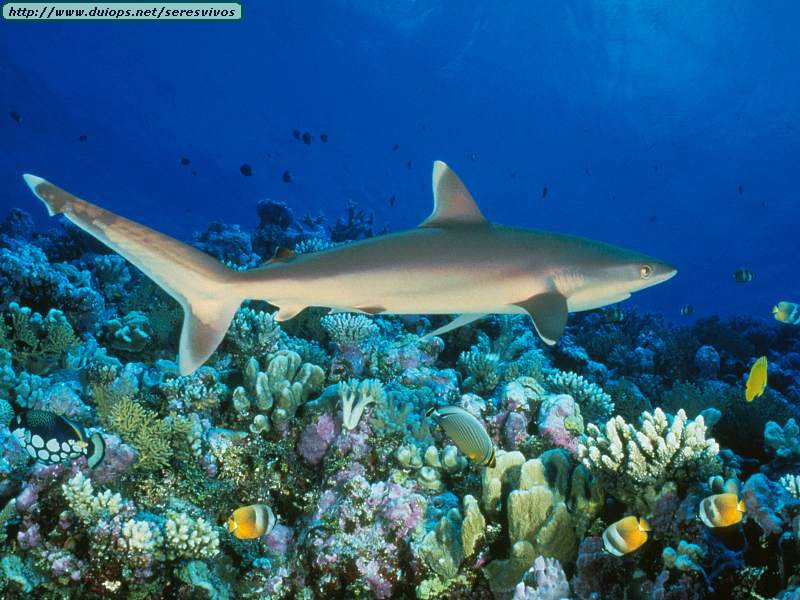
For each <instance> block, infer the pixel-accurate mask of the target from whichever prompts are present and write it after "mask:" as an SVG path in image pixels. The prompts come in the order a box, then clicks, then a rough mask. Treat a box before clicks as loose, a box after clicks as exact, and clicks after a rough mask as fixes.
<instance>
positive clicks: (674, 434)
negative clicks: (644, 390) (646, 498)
mask: <svg viewBox="0 0 800 600" xmlns="http://www.w3.org/2000/svg"><path fill="white" fill-rule="evenodd" d="M586 433H587V436H586V438H585V440H584V443H583V444H579V446H578V456H579V458H580V460H581V462H583V464H584V465H585V466H586V467H587V468H589V469H590V470H591V471H593V472H594V473H596V474H598V475H600V476H601V478H603V479H604V480H605V481H604V483H605V485H606V487H607V488H608V489H609V491H611V492H612V493H615V492H616V495H617V497H619V498H620V499H621V500H627V501H634V500H635V499H636V498H637V497H640V496H641V495H642V494H644V492H646V491H653V490H657V489H658V488H660V487H661V486H663V485H664V484H665V483H667V482H675V483H683V482H687V481H690V480H693V479H696V478H698V477H703V476H705V475H708V474H710V473H713V472H716V471H718V470H719V465H720V463H719V458H718V456H717V455H718V454H719V444H717V442H716V441H715V440H714V439H713V438H706V433H707V428H706V426H705V423H704V421H703V417H702V416H698V417H697V418H696V419H694V420H693V421H690V420H688V419H687V418H686V413H685V412H684V411H683V410H679V411H678V414H677V415H675V416H674V417H670V416H669V415H667V414H666V413H664V411H662V410H661V409H660V408H656V409H655V411H653V413H652V414H651V413H649V412H644V413H643V414H642V426H641V428H640V429H639V430H638V431H637V430H636V428H634V427H633V425H630V424H628V423H626V422H625V420H624V419H623V418H622V417H620V416H617V417H614V418H613V419H611V420H610V421H608V422H607V423H606V425H605V428H604V431H601V430H600V429H599V428H598V427H597V426H596V425H594V424H592V423H590V424H589V426H588V427H587V431H586Z"/></svg>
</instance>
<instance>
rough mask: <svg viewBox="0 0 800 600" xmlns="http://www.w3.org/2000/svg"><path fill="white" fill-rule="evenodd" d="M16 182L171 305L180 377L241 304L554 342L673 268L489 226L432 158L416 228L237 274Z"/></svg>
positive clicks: (78, 203)
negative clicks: (428, 205) (520, 334)
mask: <svg viewBox="0 0 800 600" xmlns="http://www.w3.org/2000/svg"><path fill="white" fill-rule="evenodd" d="M23 177H24V179H25V182H26V183H27V184H28V186H29V187H30V189H31V190H32V191H33V193H34V194H35V195H36V196H37V197H38V198H39V199H40V200H42V202H44V204H45V205H46V207H47V210H48V213H49V214H50V216H53V215H56V214H63V215H64V216H65V217H66V218H67V219H69V220H70V221H72V222H73V223H74V224H75V225H77V226H78V227H80V228H81V229H83V230H84V231H85V232H87V233H89V234H90V235H92V236H94V237H95V238H96V239H97V240H99V241H100V242H102V243H103V244H105V245H106V246H108V247H109V248H110V249H112V250H114V251H115V252H117V253H119V254H120V255H121V256H122V257H124V258H125V259H126V260H128V261H129V262H130V263H131V264H133V265H134V266H135V267H137V268H138V269H140V270H141V271H142V272H143V273H144V274H145V275H146V276H147V277H149V278H150V279H152V280H153V281H154V282H155V283H156V284H158V285H159V286H160V287H161V288H162V289H163V290H164V291H165V292H166V293H167V294H169V295H170V296H172V297H173V298H174V299H175V300H177V301H178V303H180V305H181V306H182V308H183V311H184V320H183V327H182V330H181V335H180V341H179V347H178V364H179V368H180V372H181V373H182V374H184V375H186V374H190V373H192V372H193V371H195V370H196V369H197V368H198V367H200V366H201V365H202V364H203V363H204V362H205V361H206V360H207V359H208V358H209V357H210V356H211V354H212V353H213V352H214V351H215V350H216V348H217V347H218V346H219V344H220V343H221V342H222V340H223V338H224V337H225V334H226V333H227V330H228V327H229V326H230V323H231V321H232V320H233V317H234V315H235V314H236V311H237V310H238V309H239V307H240V306H241V304H242V302H243V301H245V300H247V299H251V300H252V299H257V300H266V301H267V302H268V303H270V304H271V305H273V306H274V307H276V308H277V309H278V310H277V313H276V314H275V319H276V321H279V322H280V321H285V320H288V319H291V318H292V317H294V316H295V315H297V314H298V313H300V312H301V311H302V310H303V309H305V308H307V307H310V306H316V307H326V308H329V309H331V311H335V312H344V311H347V312H357V313H366V314H369V315H380V314H395V315H402V314H430V315H458V316H456V317H455V318H454V319H453V320H452V321H450V322H448V323H447V324H446V325H444V326H442V327H439V328H438V329H436V330H434V331H431V332H430V333H428V334H427V336H425V337H431V336H436V335H442V334H444V333H447V332H448V331H451V330H453V329H455V328H457V327H460V326H462V325H466V324H467V323H470V322H472V321H475V320H477V319H480V318H482V317H484V316H486V315H489V314H519V315H528V316H529V317H530V319H531V321H532V322H533V327H534V328H535V330H536V332H537V333H538V335H539V337H540V338H541V339H542V340H543V341H544V342H545V343H546V344H550V345H552V344H555V343H556V341H557V340H558V338H559V337H560V336H561V335H562V334H563V332H564V329H565V327H566V324H567V318H568V314H569V313H571V312H579V311H586V310H591V309H596V308H601V307H603V306H607V305H609V304H615V303H617V302H620V301H622V300H625V299H627V298H628V297H630V295H631V294H632V293H634V292H637V291H639V290H643V289H645V288H649V287H651V286H654V285H656V284H659V283H662V282H664V281H666V280H668V279H670V278H671V277H673V276H674V275H675V274H676V272H677V271H676V269H675V267H673V266H672V265H670V264H669V263H666V262H663V261H659V260H656V259H654V258H652V257H650V256H647V255H645V254H641V253H639V252H634V251H631V250H627V249H624V248H620V247H618V246H613V245H610V244H606V243H603V242H599V241H595V240H590V239H585V238H581V237H576V236H571V235H564V234H560V233H553V232H548V231H539V230H534V229H527V228H521V227H509V226H504V225H499V224H495V223H492V222H490V221H489V220H488V219H486V217H485V216H484V215H483V213H482V212H481V210H480V209H479V208H478V205H477V204H476V202H475V200H474V199H473V197H472V196H471V194H470V193H469V191H468V190H467V188H466V186H465V185H464V184H463V182H462V181H461V179H459V177H458V176H457V175H456V174H455V172H453V170H452V169H450V167H448V166H447V165H446V164H445V163H443V162H441V161H436V162H435V163H434V165H433V200H434V206H433V211H432V212H431V214H430V216H428V218H426V219H425V220H424V221H422V223H420V225H419V226H418V227H416V228H414V229H409V230H405V231H400V232H396V233H390V234H386V235H382V236H378V237H372V238H368V239H364V240H359V241H355V242H352V243H350V244H347V245H343V246H336V247H333V248H329V249H325V250H322V251H319V252H314V253H309V254H299V255H296V254H295V253H294V252H292V251H291V250H289V249H286V248H279V249H278V250H276V252H275V255H274V256H273V257H272V258H271V259H270V260H269V261H267V262H266V263H265V264H264V265H262V266H260V267H258V268H255V269H251V270H247V271H237V270H235V269H231V268H229V267H227V266H226V265H224V264H222V263H220V262H219V261H217V260H216V259H215V258H213V257H212V256H210V255H208V254H205V253H204V252H201V251H200V250H198V249H196V248H193V247H191V246H189V245H188V244H185V243H183V242H180V241H178V240H176V239H174V238H172V237H170V236H167V235H164V234H162V233H159V232H157V231H155V230H153V229H151V228H149V227H146V226H144V225H141V224H139V223H136V222H134V221H131V220H128V219H126V218H124V217H122V216H119V215H117V214H115V213H113V212H111V211H108V210H105V209H103V208H101V207H99V206H96V205H94V204H91V203H89V202H87V201H85V200H81V199H80V198H78V197H76V196H73V195H72V194H70V193H69V192H66V191H64V190H63V189H61V188H59V187H57V186H55V185H53V184H52V183H50V182H49V181H47V180H45V179H42V178H41V177H37V176H35V175H30V174H25V175H23Z"/></svg>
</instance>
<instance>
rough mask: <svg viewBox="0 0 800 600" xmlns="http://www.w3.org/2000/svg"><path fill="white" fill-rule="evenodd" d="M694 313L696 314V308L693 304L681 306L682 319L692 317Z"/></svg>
mask: <svg viewBox="0 0 800 600" xmlns="http://www.w3.org/2000/svg"><path fill="white" fill-rule="evenodd" d="M692 313H694V306H692V305H691V304H684V305H683V306H681V316H682V317H691V316H692Z"/></svg>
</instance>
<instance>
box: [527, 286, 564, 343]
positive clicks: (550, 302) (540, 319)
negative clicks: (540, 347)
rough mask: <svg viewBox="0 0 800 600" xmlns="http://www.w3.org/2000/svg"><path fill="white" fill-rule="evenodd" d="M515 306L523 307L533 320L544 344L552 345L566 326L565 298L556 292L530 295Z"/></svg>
mask: <svg viewBox="0 0 800 600" xmlns="http://www.w3.org/2000/svg"><path fill="white" fill-rule="evenodd" d="M514 304H515V305H516V306H519V307H520V308H522V309H524V310H525V312H527V313H528V315H530V317H531V319H532V320H533V326H534V327H535V328H536V333H538V334H539V337H540V338H542V340H543V341H544V343H545V344H549V345H550V346H552V345H553V344H555V343H556V340H557V339H558V338H559V337H561V334H562V333H564V328H565V327H566V326H567V299H566V298H565V297H564V296H562V295H561V294H559V293H557V292H548V293H545V294H537V295H536V296H531V297H530V298H528V299H527V300H523V301H522V302H515V303H514Z"/></svg>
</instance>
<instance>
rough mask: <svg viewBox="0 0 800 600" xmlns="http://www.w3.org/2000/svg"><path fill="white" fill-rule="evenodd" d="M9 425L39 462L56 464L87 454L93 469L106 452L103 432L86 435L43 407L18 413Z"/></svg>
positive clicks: (28, 451) (75, 425) (15, 435)
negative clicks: (42, 408) (101, 433)
mask: <svg viewBox="0 0 800 600" xmlns="http://www.w3.org/2000/svg"><path fill="white" fill-rule="evenodd" d="M8 427H9V430H10V431H11V434H12V435H13V436H14V437H15V438H16V440H17V441H18V442H19V443H20V445H21V446H22V447H23V448H25V451H26V452H27V453H28V454H29V455H30V457H31V458H35V459H36V460H37V461H39V462H41V463H45V464H48V465H55V464H58V463H61V462H66V461H69V460H74V459H76V458H80V457H81V456H86V459H87V462H88V464H89V467H90V468H92V469H93V468H94V467H96V466H97V465H98V464H100V462H101V461H102V460H103V457H104V456H105V451H106V445H105V442H103V436H102V435H100V434H99V433H96V432H95V433H93V434H92V435H87V434H86V430H85V429H84V428H83V427H81V426H80V425H78V424H77V423H73V422H72V421H70V420H69V419H65V418H64V417H62V416H59V415H57V414H55V413H51V412H49V411H46V410H36V409H33V410H29V411H27V412H25V413H22V414H21V415H17V416H15V417H14V418H13V419H12V421H11V423H10V425H9V426H8Z"/></svg>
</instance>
